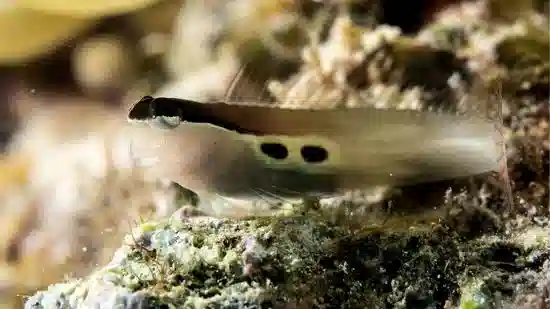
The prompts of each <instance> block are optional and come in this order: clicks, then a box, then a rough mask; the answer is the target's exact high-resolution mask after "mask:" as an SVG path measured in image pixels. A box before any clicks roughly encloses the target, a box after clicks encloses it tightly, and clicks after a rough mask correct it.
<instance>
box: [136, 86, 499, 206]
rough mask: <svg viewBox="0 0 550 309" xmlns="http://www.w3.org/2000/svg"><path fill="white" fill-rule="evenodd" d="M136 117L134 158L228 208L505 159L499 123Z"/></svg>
mask: <svg viewBox="0 0 550 309" xmlns="http://www.w3.org/2000/svg"><path fill="white" fill-rule="evenodd" d="M128 118H129V120H130V121H131V122H133V123H136V126H135V127H134V130H135V131H134V132H133V135H132V136H133V139H132V142H131V144H132V152H133V153H134V155H135V157H136V158H137V159H138V161H140V163H141V165H142V166H143V167H145V168H147V169H149V170H151V171H152V172H154V174H155V176H157V177H162V178H167V179H170V180H172V181H175V182H177V183H179V184H180V185H182V186H184V187H186V188H189V189H190V190H193V191H195V192H197V193H198V194H199V196H201V194H202V195H203V196H215V197H217V198H218V199H220V198H223V199H224V200H225V201H228V200H229V199H234V200H250V199H257V198H258V197H259V198H261V199H263V200H265V201H274V200H283V201H284V200H291V199H296V198H301V197H304V196H325V195H332V194H336V193H340V192H343V191H346V190H351V189H362V188H369V187H373V186H377V185H411V184H418V183H423V182H432V181H438V180H445V179H452V178H459V177H465V176H470V175H475V174H482V173H485V172H489V171H493V170H498V159H499V156H500V148H499V147H498V143H497V140H496V139H497V138H498V131H497V130H496V127H495V126H494V124H492V123H490V122H486V121H484V120H482V119H479V118H473V117H466V116H456V115H448V114H436V113H430V112H420V111H413V110H381V109H376V108H370V107H358V108H345V109H285V108H279V107H271V106H267V105H259V104H229V103H200V102H195V101H189V100H183V99H171V98H152V97H145V98H143V99H142V100H141V101H140V102H138V103H136V104H135V105H134V107H133V108H132V109H131V111H130V113H129V116H128ZM138 132H139V133H138ZM228 204H231V203H229V202H228Z"/></svg>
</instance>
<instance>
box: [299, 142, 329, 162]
mask: <svg viewBox="0 0 550 309" xmlns="http://www.w3.org/2000/svg"><path fill="white" fill-rule="evenodd" d="M300 154H301V155H302V159H304V161H306V162H307V163H321V162H323V161H325V160H327V159H328V151H327V150H326V149H325V148H323V147H321V146H313V145H306V146H303V147H302V149H300Z"/></svg>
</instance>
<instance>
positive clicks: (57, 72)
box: [0, 0, 549, 308]
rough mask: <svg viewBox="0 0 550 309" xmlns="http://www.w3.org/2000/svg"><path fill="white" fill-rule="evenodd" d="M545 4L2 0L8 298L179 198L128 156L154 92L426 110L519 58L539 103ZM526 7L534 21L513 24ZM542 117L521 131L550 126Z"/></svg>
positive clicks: (1, 164) (0, 299) (517, 85)
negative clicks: (133, 114)
mask: <svg viewBox="0 0 550 309" xmlns="http://www.w3.org/2000/svg"><path fill="white" fill-rule="evenodd" d="M548 10H549V5H548V1H535V0H533V1H517V0H513V1H512V0H510V1H504V0H500V1H498V0H493V1H491V0H487V1H458V0H455V1H453V0H411V1H398V0H369V1H344V0H327V1H321V0H319V1H313V0H310V1H308V0H232V1H225V0H82V1H72V0H11V1H9V0H3V1H2V3H0V40H1V41H2V42H1V43H0V145H1V148H2V157H1V158H0V213H1V215H0V221H1V222H0V229H1V233H0V304H3V305H4V307H2V308H18V307H21V304H22V297H23V296H25V295H31V294H32V293H33V292H34V291H36V290H38V289H41V288H44V287H45V286H47V285H48V284H51V283H54V282H58V281H60V280H62V279H64V278H66V277H71V276H82V275H84V274H86V273H88V272H89V271H90V270H91V269H92V268H94V267H95V266H97V265H102V264H105V263H106V262H108V261H109V260H110V258H111V256H112V254H113V251H114V249H115V248H117V247H118V246H119V245H120V242H121V235H122V234H123V233H125V232H126V231H127V230H128V229H129V228H131V227H132V226H135V224H136V222H138V221H141V220H147V219H151V218H158V217H164V216H169V215H170V214H171V213H173V212H174V211H175V210H177V209H178V207H179V206H181V203H180V202H179V199H178V194H177V192H176V191H174V188H172V187H170V186H167V185H166V184H163V183H157V182H155V181H153V180H150V179H146V178H144V177H143V175H139V174H138V173H137V172H134V171H129V170H128V169H125V168H124V167H127V166H128V165H129V164H131V162H130V161H129V158H127V157H125V155H124V149H125V148H124V146H125V144H124V140H123V139H122V138H121V135H120V131H121V127H122V124H124V122H125V120H126V119H125V117H126V112H127V110H128V108H129V107H130V106H131V105H132V104H133V103H135V102H136V101H137V100H139V99H140V98H141V97H142V96H144V95H163V96H170V97H181V98H190V99H197V100H205V101H206V100H221V99H226V98H230V99H231V100H262V101H265V102H274V103H279V104H290V105H292V104H297V103H296V102H306V101H307V100H306V98H310V100H309V101H307V102H306V103H304V104H310V103H311V104H321V103H322V102H327V103H326V104H328V105H331V106H333V105H338V104H342V103H341V102H345V104H344V105H353V104H357V102H359V101H361V100H362V98H370V100H371V101H372V102H376V104H378V105H380V107H386V106H389V105H392V104H393V103H392V102H399V104H400V106H399V107H403V108H424V107H425V106H427V105H430V104H428V103H426V102H432V101H434V102H435V101H437V102H441V101H442V99H443V98H448V97H449V96H452V95H455V94H456V93H455V92H452V91H449V90H448V88H449V86H448V83H447V81H448V80H449V78H450V77H451V76H452V75H453V74H455V73H456V72H459V73H460V74H463V75H464V76H470V75H475V73H476V72H482V71H484V72H485V73H487V72H493V71H495V72H496V71H499V70H496V69H495V70H492V69H494V68H499V69H502V67H506V68H508V71H507V72H510V70H512V69H510V67H511V68H513V69H514V70H515V69H517V72H519V73H518V74H520V73H521V74H524V75H521V76H516V75H513V74H509V75H507V76H508V77H510V76H511V77H510V78H508V79H507V80H506V82H507V83H508V84H506V85H507V86H509V87H508V89H512V90H510V91H514V94H517V93H520V92H521V91H524V92H528V93H529V94H530V96H532V97H535V98H536V100H539V101H540V100H541V98H544V97H545V96H546V94H547V91H548V61H547V59H548V45H547V43H548V38H547V32H544V29H546V31H547V25H546V24H545V22H547V20H545V19H540V18H543V17H545V18H547V16H548ZM526 16H527V17H526ZM538 16H541V17H540V18H539V17H538ZM522 18H526V19H528V20H529V22H530V23H532V25H531V26H529V27H531V28H528V29H530V30H529V31H527V32H526V31H524V30H525V29H523V30H522V29H520V30H517V29H516V30H514V29H515V28H514V27H516V28H517V27H520V26H517V25H516V24H515V23H516V21H517V20H518V19H522ZM537 18H539V19H537ZM484 23H486V24H484ZM491 23H494V24H495V25H498V26H499V27H503V28H502V29H505V30H502V31H500V30H499V29H500V28H498V29H497V28H491V26H488V25H491ZM545 27H546V28H545ZM533 29H534V30H533ZM541 29H542V30H541ZM499 31H500V32H499ZM514 31H516V32H514ZM522 31H523V32H522ZM517 33H523V34H525V33H528V34H529V35H530V36H529V37H528V38H527V39H525V40H524V41H525V42H523V41H522V42H523V43H521V44H523V45H516V44H520V43H517V41H512V42H509V41H506V40H505V39H506V38H507V37H508V36H510V34H517ZM533 33H534V34H533ZM531 34H533V35H531ZM505 41H506V42H505ZM413 42H415V43H414V44H413ZM419 42H420V43H419ZM506 44H508V45H506ZM518 46H519V47H518ZM525 54H528V55H530V56H532V57H531V58H529V59H527V60H525V61H524V58H521V57H519V56H524V55H525ZM518 57H519V58H518ZM533 57H534V58H533ZM537 57H538V58H537ZM545 57H546V58H545ZM535 58H536V59H535ZM518 59H523V60H521V61H524V62H525V63H526V64H525V63H524V64H521V65H520V64H518V63H519V62H521V61H520V60H518ZM537 59H538V60H537ZM541 59H542V60H541ZM537 61H538V62H537ZM545 61H546V62H545ZM496 64H498V65H496ZM516 65H520V66H521V67H520V68H517V67H516ZM533 67H536V68H538V69H537V70H538V71H537V70H534V71H529V70H528V69H526V68H533ZM487 68H491V70H488V71H485V70H487ZM241 69H242V73H243V74H241V75H239V78H238V82H237V83H236V86H235V87H233V88H231V91H229V89H230V85H231V84H232V82H233V80H235V77H236V76H237V75H238V73H239V72H240V70H241ZM535 71H536V72H535ZM312 72H313V73H312ZM319 72H320V73H319ZM499 72H500V71H499ZM514 72H516V71H514ZM537 72H538V73H537ZM495 74H497V73H495ZM486 75H489V73H487V74H486ZM464 78H465V79H467V78H466V77H464ZM519 81H521V82H519ZM525 81H529V84H528V85H527V86H526V85H523V82H525ZM312 97H313V98H315V100H312V99H311V98H312ZM396 98H398V99H399V100H396ZM366 101H368V100H366ZM312 102H313V103H312ZM320 102H321V103H320ZM334 102H340V103H334ZM419 102H420V103H419ZM299 104H301V103H299ZM373 104H374V103H373ZM537 115H538V116H537V117H539V118H541V119H542V118H543V117H542V116H541V115H540V114H537ZM543 116H545V115H543ZM537 119H538V118H537ZM541 121H543V120H541ZM540 123H541V122H539V123H538V124H537V126H535V127H537V128H539V130H538V131H537V130H531V131H526V132H527V133H525V134H526V135H532V136H534V139H538V140H544V139H545V138H544V134H547V133H548V122H546V125H544V123H542V124H540ZM539 125H540V126H539ZM509 127H510V128H511V129H510V130H512V131H514V130H516V131H517V130H518V129H517V128H516V127H513V124H510V126H509ZM541 143H543V144H544V142H541ZM537 147H538V146H537ZM541 147H542V148H541V149H544V150H545V151H547V150H548V142H546V144H544V145H543V146H541ZM546 158H547V157H546ZM536 168H537V167H533V168H532V169H536ZM518 177H519V176H518ZM533 177H534V176H533ZM537 177H538V176H537ZM527 182H529V181H527ZM525 186H526V187H529V188H531V187H532V186H531V185H530V184H525ZM531 189H532V188H531ZM532 190H535V191H534V192H535V193H536V194H539V195H536V194H535V193H533V192H531V191H529V193H526V194H527V195H529V196H531V197H532V196H535V195H536V196H535V198H539V199H541V200H543V199H544V197H547V195H548V190H547V189H545V188H534V189H532ZM537 190H538V191H537ZM541 192H542V193H541Z"/></svg>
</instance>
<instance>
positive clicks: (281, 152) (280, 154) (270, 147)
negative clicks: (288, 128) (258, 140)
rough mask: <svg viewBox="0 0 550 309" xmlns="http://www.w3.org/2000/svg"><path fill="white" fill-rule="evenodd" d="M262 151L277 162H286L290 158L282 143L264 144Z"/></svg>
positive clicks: (261, 147) (261, 146)
mask: <svg viewBox="0 0 550 309" xmlns="http://www.w3.org/2000/svg"><path fill="white" fill-rule="evenodd" d="M260 150H261V151H262V152H263V153H264V154H266V155H267V156H269V157H271V158H273V159H276V160H284V159H286V158H287V157H288V149H287V148H286V146H285V145H283V144H281V143H262V144H261V145H260Z"/></svg>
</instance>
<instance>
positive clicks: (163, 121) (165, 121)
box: [150, 116, 181, 130]
mask: <svg viewBox="0 0 550 309" xmlns="http://www.w3.org/2000/svg"><path fill="white" fill-rule="evenodd" d="M180 123H181V119H180V117H178V116H170V117H169V116H157V117H154V118H153V119H151V122H150V124H151V126H152V127H155V128H159V129H164V130H170V129H174V128H176V127H178V126H179V125H180Z"/></svg>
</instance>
